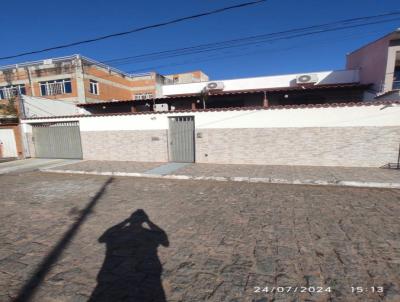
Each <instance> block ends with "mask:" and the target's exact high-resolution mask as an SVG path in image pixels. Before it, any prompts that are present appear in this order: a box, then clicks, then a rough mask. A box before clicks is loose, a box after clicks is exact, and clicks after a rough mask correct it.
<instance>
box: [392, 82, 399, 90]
mask: <svg viewBox="0 0 400 302" xmlns="http://www.w3.org/2000/svg"><path fill="white" fill-rule="evenodd" d="M392 89H393V90H394V89H400V81H393V87H392Z"/></svg>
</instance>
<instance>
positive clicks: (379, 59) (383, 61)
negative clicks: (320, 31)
mask: <svg viewBox="0 0 400 302" xmlns="http://www.w3.org/2000/svg"><path fill="white" fill-rule="evenodd" d="M346 67H347V69H358V70H359V76H360V83H362V84H373V85H372V86H371V90H370V91H369V96H366V98H369V99H372V98H378V99H391V100H393V99H400V29H397V30H396V31H394V32H391V33H389V34H387V35H386V36H384V37H382V38H380V39H378V40H376V41H374V42H371V43H369V44H367V45H364V46H362V47H361V48H359V49H357V50H355V51H353V52H351V53H350V54H348V55H347V66H346Z"/></svg>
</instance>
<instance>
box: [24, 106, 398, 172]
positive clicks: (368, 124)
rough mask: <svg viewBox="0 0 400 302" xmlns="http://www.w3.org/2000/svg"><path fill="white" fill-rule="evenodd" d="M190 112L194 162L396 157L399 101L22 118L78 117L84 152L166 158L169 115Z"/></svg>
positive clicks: (365, 161)
mask: <svg viewBox="0 0 400 302" xmlns="http://www.w3.org/2000/svg"><path fill="white" fill-rule="evenodd" d="M184 115H190V116H194V117H195V127H196V134H199V133H201V134H200V135H197V138H196V161H197V162H205V163H233V164H238V163H240V164H246V163H249V164H276V165H282V164H293V165H327V166H371V167H376V166H382V165H384V164H386V163H388V162H394V161H396V160H397V151H398V146H399V143H400V106H399V105H397V104H389V105H388V104H386V105H382V104H377V105H368V106H367V105H361V106H347V107H344V106H343V107H342V106H341V107H325V108H316V107H309V108H293V109H268V110H240V111H206V112H185V113H173V112H168V113H151V114H133V115H115V116H88V117H77V118H72V117H70V118H56V119H53V118H51V119H35V120H25V121H23V124H24V127H23V129H24V131H25V132H27V133H30V132H31V129H30V128H31V127H30V126H29V124H32V123H40V122H57V121H72V120H74V121H79V123H80V129H81V135H82V145H83V153H84V158H87V159H101V160H139V161H168V146H167V145H168V142H167V131H168V117H170V116H184Z"/></svg>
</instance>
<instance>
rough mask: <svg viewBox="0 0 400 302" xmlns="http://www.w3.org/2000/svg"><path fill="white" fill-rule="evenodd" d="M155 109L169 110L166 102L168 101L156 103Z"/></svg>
mask: <svg viewBox="0 0 400 302" xmlns="http://www.w3.org/2000/svg"><path fill="white" fill-rule="evenodd" d="M153 110H154V111H168V104H166V103H163V104H154V105H153Z"/></svg>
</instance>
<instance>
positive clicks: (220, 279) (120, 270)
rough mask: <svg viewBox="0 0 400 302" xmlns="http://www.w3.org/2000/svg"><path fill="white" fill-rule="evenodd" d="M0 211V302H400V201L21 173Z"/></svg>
mask: <svg viewBox="0 0 400 302" xmlns="http://www.w3.org/2000/svg"><path fill="white" fill-rule="evenodd" d="M110 181H111V182H110ZM107 182H110V183H107ZM0 207H1V211H0V222H1V228H0V301H12V300H14V299H15V300H16V301H24V299H25V301H26V299H27V298H32V301H40V302H50V301H52V302H53V301H71V302H72V301H74V302H75V301H76V302H77V301H141V302H146V301H154V302H163V301H185V302H186V301H187V302H197V301H228V302H234V301H235V302H237V301H244V302H250V301H252V302H266V301H275V302H278V301H309V302H310V301H314V302H316V301H334V302H336V301H346V302H348V301H350V302H351V301H367V302H370V301H385V302H388V301H391V302H395V301H400V275H399V272H400V224H399V216H400V191H399V190H394V189H367V188H350V187H333V186H301V185H297V186H293V185H279V184H262V183H245V182H212V181H201V182H199V181H193V180H187V181H182V180H179V181H178V180H168V179H148V178H147V179H145V178H129V177H116V178H110V177H107V176H92V175H72V174H54V173H40V172H31V173H25V174H21V175H15V174H14V175H12V174H8V175H1V176H0ZM140 209H142V210H140ZM289 286H290V287H298V286H303V287H306V288H307V290H306V292H304V293H299V292H296V293H294V292H293V291H294V289H292V292H290V293H266V292H263V291H261V289H265V287H269V290H272V289H271V288H272V287H289ZM351 286H358V287H363V291H364V292H363V293H359V294H352V292H351ZM371 286H376V287H377V288H378V290H379V288H380V287H383V288H382V291H383V292H382V293H372V292H371ZM257 287H260V288H261V289H260V292H258V293H256V292H255V291H257V290H258V288H257ZM317 287H320V288H322V289H326V288H327V287H331V292H330V293H329V292H323V293H312V292H308V291H312V289H313V288H314V289H316V288H317Z"/></svg>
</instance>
